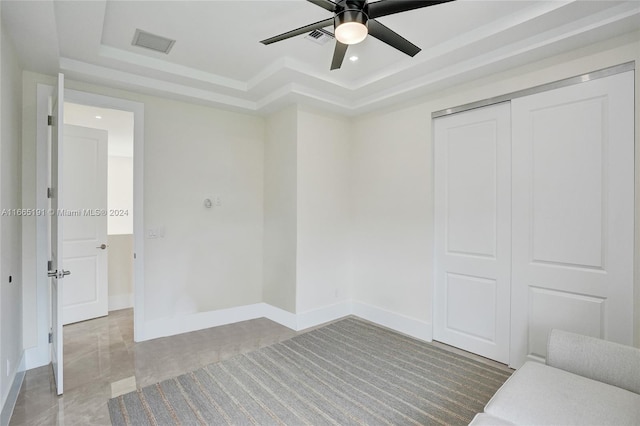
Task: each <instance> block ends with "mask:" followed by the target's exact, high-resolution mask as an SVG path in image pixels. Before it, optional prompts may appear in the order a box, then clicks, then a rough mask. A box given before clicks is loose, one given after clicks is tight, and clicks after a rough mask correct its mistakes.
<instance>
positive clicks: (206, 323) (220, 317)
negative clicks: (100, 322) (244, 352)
mask: <svg viewBox="0 0 640 426" xmlns="http://www.w3.org/2000/svg"><path fill="white" fill-rule="evenodd" d="M352 314H353V315H355V316H358V317H360V318H363V319H366V320H368V321H371V322H373V323H376V324H379V325H381V326H383V327H387V328H390V329H392V330H395V331H398V332H400V333H404V334H407V335H409V336H412V337H415V338H417V339H420V340H425V341H429V342H430V341H431V340H432V329H431V324H430V323H428V322H424V321H420V320H417V319H415V318H410V317H406V316H404V315H400V314H397V313H395V312H391V311H387V310H384V309H381V308H378V307H375V306H371V305H368V304H365V303H359V302H352V301H344V302H340V303H337V304H334V305H329V306H323V307H321V308H318V309H314V310H311V311H307V312H301V313H299V314H294V313H291V312H288V311H285V310H283V309H280V308H277V307H275V306H272V305H269V304H267V303H255V304H253V305H245V306H238V307H235V308H229V309H221V310H218V311H209V312H198V313H194V314H190V315H185V316H182V317H174V318H161V319H157V320H153V321H148V322H146V323H145V324H144V326H143V328H144V340H150V339H156V338H158V337H166V336H173V335H175V334H180V333H188V332H190V331H196V330H202V329H205V328H210V327H217V326H219V325H225V324H232V323H235V322H240V321H247V320H251V319H256V318H263V317H264V318H268V319H270V320H271V321H274V322H277V323H278V324H281V325H283V326H285V327H288V328H290V329H292V330H295V331H300V330H304V329H307V328H309V327H315V326H318V325H321V324H324V323H326V322H329V321H334V320H336V319H339V318H343V317H346V316H348V315H352Z"/></svg>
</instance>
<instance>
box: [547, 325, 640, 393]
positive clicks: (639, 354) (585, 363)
mask: <svg viewBox="0 0 640 426" xmlns="http://www.w3.org/2000/svg"><path fill="white" fill-rule="evenodd" d="M546 363H547V365H548V366H551V367H555V368H559V369H561V370H565V371H568V372H570V373H574V374H579V375H580V376H583V377H588V378H590V379H593V380H597V381H599V382H603V383H607V384H610V385H613V386H617V387H619V388H622V389H626V390H628V391H631V392H635V393H637V394H640V349H638V348H634V347H631V346H624V345H619V344H617V343H614V342H609V341H606V340H601V339H596V338H595V337H589V336H582V335H580V334H574V333H569V332H568V331H562V330H551V333H549V344H548V347H547V362H546Z"/></svg>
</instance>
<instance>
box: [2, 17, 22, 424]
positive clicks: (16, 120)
mask: <svg viewBox="0 0 640 426" xmlns="http://www.w3.org/2000/svg"><path fill="white" fill-rule="evenodd" d="M0 53H1V54H0V83H1V84H0V93H1V96H0V98H1V100H2V101H1V104H0V140H1V143H0V194H1V196H0V210H4V209H8V210H10V209H20V208H21V207H22V205H21V194H20V192H21V191H20V188H21V184H20V179H21V176H20V158H21V152H20V146H21V144H20V139H21V129H20V122H21V96H22V95H21V89H22V81H21V79H22V76H21V72H22V71H21V69H20V67H19V65H18V58H17V56H16V52H15V50H14V48H13V46H12V44H11V42H10V41H9V38H8V37H7V36H6V34H5V33H4V28H2V25H1V24H0ZM5 213H6V214H3V215H2V216H0V327H1V331H0V336H1V337H0V396H1V399H0V402H1V404H0V408H3V407H5V402H6V401H7V397H8V396H9V392H10V390H11V386H12V384H13V383H14V379H15V378H16V373H18V372H19V369H20V363H21V360H22V356H23V353H24V352H23V344H22V274H21V250H22V249H21V221H22V218H21V217H18V216H16V215H14V214H12V213H10V212H8V213H7V212H5ZM9 277H11V282H9ZM14 392H15V391H14ZM3 415H6V413H5V412H3ZM2 420H3V422H4V420H5V419H4V416H3V419H2Z"/></svg>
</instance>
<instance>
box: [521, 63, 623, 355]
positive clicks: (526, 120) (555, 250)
mask: <svg viewBox="0 0 640 426" xmlns="http://www.w3.org/2000/svg"><path fill="white" fill-rule="evenodd" d="M633 108H634V102H633V73H624V74H618V75H615V76H611V77H606V78H602V79H598V80H594V81H589V82H585V83H581V84H578V85H575V86H569V87H565V88H561V89H556V90H552V91H548V92H542V93H539V94H535V95H531V96H528V97H523V98H518V99H515V100H513V101H512V128H513V130H512V131H513V133H512V140H513V145H512V150H513V151H512V154H513V155H512V158H513V164H512V167H513V209H512V214H513V216H512V220H513V242H512V244H513V253H512V256H513V267H512V268H513V269H512V332H511V347H512V349H511V365H512V366H513V367H519V366H520V365H522V364H523V363H524V362H525V361H526V360H529V359H531V360H538V361H544V359H545V357H546V339H547V336H548V333H549V331H550V330H551V329H552V328H561V329H564V330H568V331H574V332H577V333H582V334H587V335H593V336H596V337H600V338H604V339H607V340H612V341H616V342H619V343H624V344H631V343H632V336H633V321H632V317H633V231H634V228H633V227H634V217H633V214H634V212H633V208H634V206H633V200H634V187H633V181H634V141H633V127H634V125H633Z"/></svg>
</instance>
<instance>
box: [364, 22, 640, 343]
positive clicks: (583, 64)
mask: <svg viewBox="0 0 640 426" xmlns="http://www.w3.org/2000/svg"><path fill="white" fill-rule="evenodd" d="M639 40H640V33H636V34H629V35H627V36H624V37H619V38H616V39H612V40H608V41H606V42H604V43H599V44H597V45H593V46H589V47H587V48H584V49H580V50H576V51H573V52H571V53H568V54H563V55H559V56H556V57H552V58H549V59H547V60H544V61H540V62H537V63H534V64H531V65H528V66H524V67H520V68H517V69H513V70H510V71H507V72H503V73H500V74H495V75H493V76H491V77H489V78H485V79H483V80H478V81H474V82H471V83H468V84H465V85H461V86H457V87H454V88H451V89H449V90H447V91H445V92H441V93H437V94H433V95H430V96H428V97H423V98H420V99H416V100H415V101H413V102H412V103H411V104H407V105H400V106H397V107H396V108H394V109H393V110H387V111H382V112H377V113H373V114H369V115H366V116H362V117H358V118H356V119H355V122H354V132H355V135H354V141H353V143H354V146H353V152H352V167H353V181H352V185H353V189H352V191H353V203H354V205H353V227H354V242H353V250H354V282H353V285H354V299H355V300H358V301H364V302H366V303H369V304H371V305H374V306H376V307H379V308H381V309H385V310H389V311H392V312H394V313H396V314H399V315H404V316H407V317H410V318H414V319H419V320H423V321H427V322H431V314H432V303H433V301H432V286H433V262H432V259H433V253H432V246H433V171H432V152H433V146H432V130H431V113H432V112H433V111H438V110H441V109H445V108H450V107H455V106H458V105H463V104H465V103H469V102H473V101H477V100H482V99H486V98H491V97H494V96H497V95H501V94H506V93H510V92H514V91H517V90H521V89H525V88H529V87H533V86H537V85H540V84H544V83H548V82H553V81H557V80H560V79H563V78H568V77H572V76H575V75H580V74H584V73H587V72H590V71H594V70H598V69H601V68H606V67H610V66H614V65H618V64H621V63H624V62H628V61H633V60H635V61H636V64H639V63H640V41H639ZM639 75H640V73H638V72H636V99H640V95H639V94H640V79H639V77H638V76H639ZM636 104H637V102H636ZM639 116H640V108H637V106H636V129H637V128H640V127H639V125H640V118H639ZM638 138H639V135H638V132H636V147H637V148H636V180H637V182H636V191H638V188H639V187H640V173H638V170H640V142H639V139H638ZM639 198H640V197H638V193H637V195H636V212H637V213H636V221H637V223H640V214H639V213H640V199H639ZM639 231H640V227H638V226H636V274H635V277H636V278H635V289H636V292H635V294H636V296H635V297H636V301H635V306H636V341H635V342H636V345H637V346H640V274H639V273H638V272H637V271H640V261H639V260H640V256H638V253H639V251H638V249H637V247H640V232H639Z"/></svg>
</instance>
